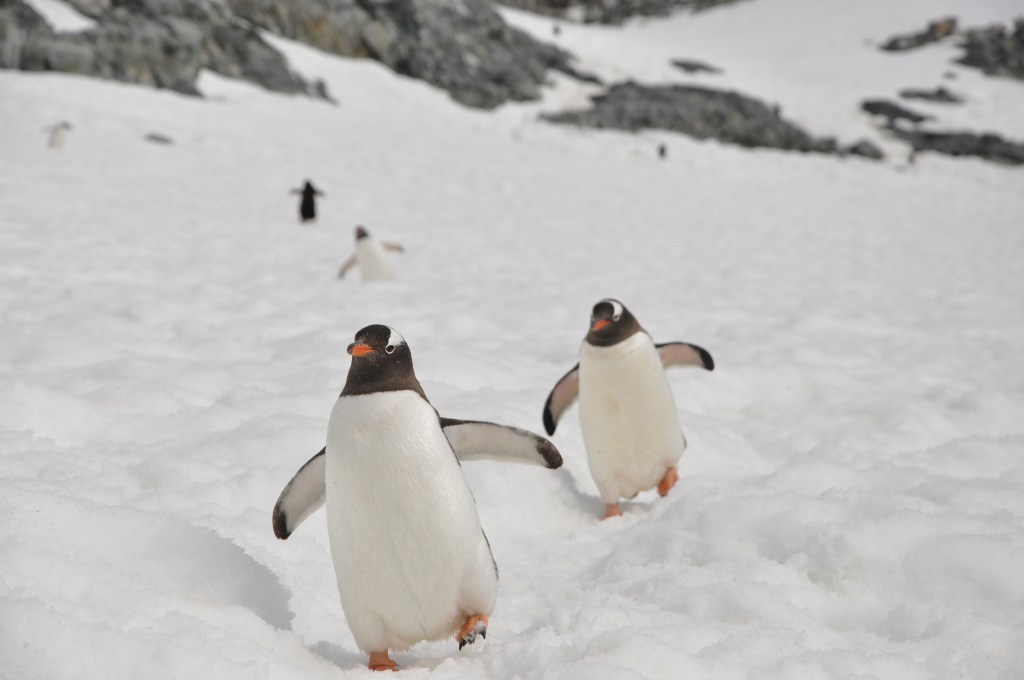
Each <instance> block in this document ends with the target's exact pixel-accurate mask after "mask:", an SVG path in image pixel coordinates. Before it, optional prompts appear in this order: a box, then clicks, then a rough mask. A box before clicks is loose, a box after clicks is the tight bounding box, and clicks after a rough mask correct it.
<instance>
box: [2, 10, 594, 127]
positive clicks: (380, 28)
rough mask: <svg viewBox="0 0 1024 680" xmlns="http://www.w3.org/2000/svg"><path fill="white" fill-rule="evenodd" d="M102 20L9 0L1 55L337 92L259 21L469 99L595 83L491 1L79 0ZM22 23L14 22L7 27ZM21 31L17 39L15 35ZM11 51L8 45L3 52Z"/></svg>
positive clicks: (103, 72)
mask: <svg viewBox="0 0 1024 680" xmlns="http://www.w3.org/2000/svg"><path fill="white" fill-rule="evenodd" d="M71 2H72V4H74V5H75V6H76V7H77V8H78V9H79V11H81V12H82V13H84V14H86V15H87V16H90V17H92V18H93V19H95V20H96V21H97V26H96V27H95V28H94V29H90V30H87V31H82V32H79V33H73V34H66V33H55V32H54V31H53V30H52V29H51V28H50V27H48V26H47V25H46V24H45V22H43V21H42V20H41V19H40V18H39V16H38V15H37V14H35V12H34V11H32V10H31V9H30V8H29V7H28V6H27V5H25V4H24V2H23V0H0V64H9V65H8V66H7V67H8V68H23V69H25V70H54V71H66V72H70V73H82V74H86V75H93V76H99V77H104V78H113V79H116V80H124V81H128V82H134V83H142V84H146V85H152V86H155V87H163V88H170V89H174V90H177V91H179V92H185V93H188V94H197V90H196V85H195V82H196V77H197V76H198V74H199V70H200V69H202V68H208V69H210V70H212V71H216V72H217V73H221V74H223V75H226V76H229V77H233V78H242V79H245V80H249V81H252V82H254V83H257V84H259V85H261V86H263V87H266V88H268V89H271V90H276V91H280V92H302V93H307V94H310V95H312V96H321V97H324V98H329V97H328V95H327V93H326V90H325V88H324V85H323V83H308V82H306V81H304V80H303V79H302V78H300V77H299V76H297V75H296V74H294V73H292V72H291V71H290V70H289V68H288V65H287V62H286V61H285V59H284V57H283V56H282V55H281V54H280V53H279V52H278V51H277V50H275V49H274V48H273V47H271V46H270V45H269V44H267V43H266V41H264V40H263V39H262V37H261V36H260V34H259V32H258V30H257V29H263V30H266V31H268V32H270V33H274V34H277V35H281V36H283V37H286V38H291V39H294V40H298V41H300V42H304V43H307V44H310V45H313V46H314V47H318V48H320V49H322V50H325V51H328V52H331V53H334V54H338V55H342V56H346V57H356V58H372V59H376V60H378V61H380V62H382V63H384V64H385V65H387V66H389V67H390V68H392V69H393V70H395V71H397V72H398V73H401V74H403V75H407V76H410V77H413V78H419V79H422V80H425V81H427V82H429V83H431V84H433V85H435V86H437V87H440V88H443V89H445V90H447V91H448V92H449V93H451V96H452V97H453V98H454V99H455V100H457V101H459V102H461V103H463V104H466V105H469V106H474V107H481V108H492V107H495V106H498V105H499V104H501V103H503V102H505V101H509V100H513V101H521V100H529V99H536V98H537V97H538V96H539V94H540V88H541V86H542V85H543V84H544V83H545V78H546V74H547V72H548V70H556V71H561V72H564V73H566V74H568V75H571V76H574V77H577V78H580V79H583V80H590V81H592V82H596V79H595V78H593V77H592V76H588V75H587V74H584V73H580V72H578V71H576V70H575V69H574V68H573V66H572V64H571V55H569V54H568V53H567V52H565V51H564V50H561V49H559V48H557V47H554V46H552V45H548V44H545V43H542V42H539V41H537V40H535V39H533V38H532V37H530V36H529V35H528V34H526V33H524V32H522V31H519V30H517V29H514V28H512V27H510V26H508V25H507V24H506V23H505V22H504V21H503V20H502V19H501V16H500V15H498V13H497V12H496V11H495V10H494V6H493V4H492V3H491V2H489V0H223V1H221V0H71ZM11 26H13V27H14V28H13V30H8V29H10V27H11ZM8 34H10V35H12V36H13V37H12V39H10V40H7V39H5V38H4V36H5V35H8ZM5 55H6V56H5Z"/></svg>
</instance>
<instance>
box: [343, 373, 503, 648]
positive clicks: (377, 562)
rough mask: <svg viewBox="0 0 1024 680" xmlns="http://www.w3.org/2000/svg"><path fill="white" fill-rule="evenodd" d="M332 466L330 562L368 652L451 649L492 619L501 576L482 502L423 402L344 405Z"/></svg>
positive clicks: (409, 396) (372, 399)
mask: <svg viewBox="0 0 1024 680" xmlns="http://www.w3.org/2000/svg"><path fill="white" fill-rule="evenodd" d="M326 462H327V466H326V481H327V521H328V532H329V535H330V542H331V555H332V557H333V558H334V569H335V572H336V575H337V578H338V591H339V593H340V595H341V605H342V609H344V611H345V618H346V620H347V621H348V624H349V627H350V628H351V629H352V634H353V636H354V637H355V640H356V643H357V644H358V645H359V647H360V648H361V649H362V650H364V651H367V652H371V651H383V650H386V649H405V648H407V647H410V646H412V645H414V644H416V643H417V642H420V641H422V640H438V639H441V638H445V637H448V636H450V635H452V633H454V632H455V631H456V630H458V628H459V627H460V626H461V625H462V623H463V621H464V620H465V618H466V617H467V616H469V615H472V614H486V615H489V614H490V613H491V611H492V610H493V609H494V601H495V598H496V596H497V573H496V570H495V567H494V562H493V559H492V557H491V551H490V547H489V546H488V545H487V540H486V538H485V537H484V534H483V531H482V529H481V527H480V518H479V516H478V515H477V510H476V502H475V501H474V500H473V495H472V493H471V492H470V489H469V485H468V484H467V482H466V478H465V476H464V475H463V473H462V468H461V467H460V466H459V463H458V461H457V460H456V458H455V454H454V453H453V452H452V449H451V446H450V445H449V443H448V440H447V439H446V438H445V436H444V432H443V431H442V430H441V427H440V424H439V423H438V419H437V414H436V413H435V412H434V410H433V408H431V406H430V405H429V404H428V403H427V402H426V401H425V400H424V399H422V398H421V397H420V396H419V395H417V394H415V393H414V392H410V391H402V392H378V393H374V394H367V395H358V396H348V397H340V398H339V399H338V401H337V403H336V404H335V406H334V411H333V412H332V413H331V420H330V424H329V426H328V433H327V461H326Z"/></svg>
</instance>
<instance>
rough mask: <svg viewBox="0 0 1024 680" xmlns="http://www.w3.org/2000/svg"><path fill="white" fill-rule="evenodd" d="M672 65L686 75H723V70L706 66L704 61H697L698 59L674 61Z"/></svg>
mask: <svg viewBox="0 0 1024 680" xmlns="http://www.w3.org/2000/svg"><path fill="white" fill-rule="evenodd" d="M672 65H673V66H675V67H676V68H677V69H679V70H681V71H685V72H686V73H711V74H715V73H721V72H722V69H720V68H716V67H714V66H711V65H710V64H705V63H704V62H703V61H697V60H696V59H673V60H672Z"/></svg>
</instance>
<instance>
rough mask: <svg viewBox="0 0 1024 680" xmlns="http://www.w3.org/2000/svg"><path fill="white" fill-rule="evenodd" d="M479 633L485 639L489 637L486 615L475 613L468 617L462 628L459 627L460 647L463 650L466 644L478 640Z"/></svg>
mask: <svg viewBox="0 0 1024 680" xmlns="http://www.w3.org/2000/svg"><path fill="white" fill-rule="evenodd" d="M477 635H479V636H480V637H481V638H483V639H484V640H486V639H487V617H486V616H480V615H474V616H470V617H468V618H467V619H466V622H465V623H463V624H462V628H461V629H459V649H460V650H461V649H462V648H463V647H465V646H466V645H471V644H473V643H474V642H476V636H477Z"/></svg>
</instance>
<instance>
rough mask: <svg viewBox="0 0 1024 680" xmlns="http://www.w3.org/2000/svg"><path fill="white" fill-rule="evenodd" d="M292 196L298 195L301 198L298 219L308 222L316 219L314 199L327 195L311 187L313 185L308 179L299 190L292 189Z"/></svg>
mask: <svg viewBox="0 0 1024 680" xmlns="http://www.w3.org/2000/svg"><path fill="white" fill-rule="evenodd" d="M292 193H293V194H299V195H300V196H302V198H301V199H300V200H299V219H300V220H302V221H303V222H309V221H312V220H315V219H316V197H317V196H324V197H326V196H327V194H325V193H324V192H322V191H320V190H319V189H317V188H316V187H314V186H313V183H312V182H310V181H309V180H308V179H307V180H306V183H305V185H303V187H302V188H301V189H292Z"/></svg>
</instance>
